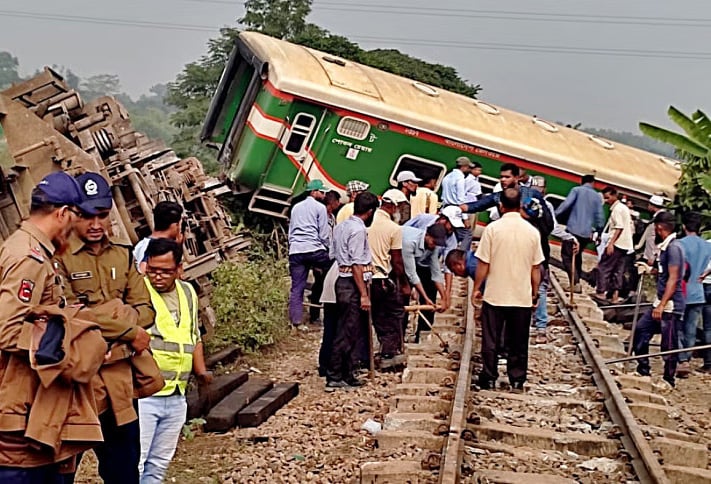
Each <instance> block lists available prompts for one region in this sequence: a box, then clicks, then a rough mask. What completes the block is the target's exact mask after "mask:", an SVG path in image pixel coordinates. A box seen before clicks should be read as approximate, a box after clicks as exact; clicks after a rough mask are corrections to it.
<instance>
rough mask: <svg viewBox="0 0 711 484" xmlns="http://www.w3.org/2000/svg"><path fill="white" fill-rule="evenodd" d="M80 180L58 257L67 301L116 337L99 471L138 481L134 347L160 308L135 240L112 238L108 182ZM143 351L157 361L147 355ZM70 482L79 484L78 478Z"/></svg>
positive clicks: (101, 401)
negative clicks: (139, 264) (136, 256)
mask: <svg viewBox="0 0 711 484" xmlns="http://www.w3.org/2000/svg"><path fill="white" fill-rule="evenodd" d="M76 180H77V182H78V184H79V187H80V189H81V191H82V195H83V201H82V202H81V203H80V204H79V205H78V208H79V217H78V218H77V220H76V221H75V223H74V233H73V234H72V235H71V236H70V238H69V243H68V249H67V251H66V252H65V253H64V254H61V255H59V256H58V257H57V258H56V259H55V261H56V266H57V269H58V271H59V272H60V273H61V274H62V275H63V276H64V278H65V293H66V297H67V301H68V302H69V303H70V304H83V305H85V306H87V307H89V308H91V309H92V310H93V312H94V313H95V314H96V315H97V320H98V322H99V325H100V326H101V332H102V335H103V336H104V338H105V339H106V340H108V341H117V345H115V346H113V347H112V348H111V355H112V356H111V358H110V359H109V361H107V363H105V364H104V366H103V367H102V368H101V370H100V372H99V376H100V377H101V382H102V385H100V387H99V389H98V390H97V391H96V392H95V395H96V399H97V405H98V406H99V408H98V410H99V412H100V416H99V419H100V421H101V431H102V433H103V435H104V442H103V443H102V444H100V445H99V446H97V447H96V448H95V449H94V452H95V453H96V456H97V459H98V461H99V475H100V476H101V478H102V479H103V480H104V482H105V483H112V482H115V483H137V482H138V461H139V455H140V442H139V428H138V414H137V412H136V409H135V406H136V405H135V403H134V400H133V399H134V380H133V372H132V365H133V366H136V363H135V360H134V357H133V353H134V352H135V353H139V354H140V353H141V352H143V351H145V350H147V349H148V347H149V343H150V335H149V334H148V332H146V330H145V329H144V328H148V327H150V326H151V325H152V324H153V321H154V318H155V311H154V310H153V307H152V305H151V299H150V295H149V293H148V289H147V288H146V285H145V283H144V282H143V278H142V277H141V275H140V274H139V273H138V272H137V270H136V266H135V264H134V261H133V255H132V251H131V249H132V247H131V244H130V243H128V242H126V243H123V242H119V241H117V240H114V239H113V238H110V237H109V228H110V226H111V219H110V217H109V215H110V213H111V206H112V204H113V198H112V195H111V187H110V186H109V184H108V182H107V181H106V180H105V179H104V177H103V176H102V175H100V174H99V173H84V174H82V175H80V176H78V177H77V178H76ZM143 357H144V358H145V357H147V358H148V359H150V360H152V358H151V357H150V354H148V353H146V354H145V355H143ZM135 358H138V357H135ZM132 361H133V363H132ZM151 363H152V361H151ZM159 383H160V384H159V385H158V386H157V388H153V389H152V391H150V389H149V390H147V392H146V394H151V393H155V392H156V391H158V390H160V388H162V386H163V382H162V381H160V382H159ZM156 384H158V382H156ZM65 482H73V476H68V477H67V479H66V480H65Z"/></svg>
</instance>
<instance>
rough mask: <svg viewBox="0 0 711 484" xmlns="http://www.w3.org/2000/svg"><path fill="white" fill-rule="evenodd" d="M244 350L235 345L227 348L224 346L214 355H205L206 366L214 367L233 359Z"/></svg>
mask: <svg viewBox="0 0 711 484" xmlns="http://www.w3.org/2000/svg"><path fill="white" fill-rule="evenodd" d="M241 354H242V352H241V351H240V349H239V348H238V347H237V346H235V345H232V346H228V347H227V348H223V349H221V350H220V351H218V352H217V353H214V354H212V355H208V356H206V357H205V366H207V367H208V368H212V367H214V366H215V365H217V364H218V363H225V362H228V361H232V360H234V359H236V358H237V357H238V356H240V355H241Z"/></svg>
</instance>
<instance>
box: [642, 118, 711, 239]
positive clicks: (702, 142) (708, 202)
mask: <svg viewBox="0 0 711 484" xmlns="http://www.w3.org/2000/svg"><path fill="white" fill-rule="evenodd" d="M667 114H668V115H669V117H670V118H671V120H672V121H674V122H675V123H676V124H678V125H679V127H681V129H682V130H683V131H684V133H686V134H681V133H677V132H674V131H670V130H668V129H664V128H660V127H657V126H653V125H651V124H648V123H639V129H640V130H641V131H642V132H643V133H644V134H646V135H647V136H649V137H651V138H654V139H657V140H659V141H663V142H664V143H669V144H670V145H672V146H674V147H675V148H676V153H677V156H678V157H679V158H681V159H682V160H684V161H685V163H683V164H682V166H681V177H680V178H679V182H678V184H677V193H676V197H675V199H674V202H675V205H676V207H675V208H677V209H680V210H682V211H695V212H700V213H701V216H702V224H703V225H702V226H703V227H704V229H705V234H704V236H705V237H706V238H710V237H711V120H709V118H708V116H706V114H705V113H703V112H702V111H700V110H697V111H696V112H695V113H693V114H692V115H691V117H688V116H687V115H685V114H684V113H682V112H681V111H679V110H678V109H676V108H675V107H674V106H669V110H668V111H667Z"/></svg>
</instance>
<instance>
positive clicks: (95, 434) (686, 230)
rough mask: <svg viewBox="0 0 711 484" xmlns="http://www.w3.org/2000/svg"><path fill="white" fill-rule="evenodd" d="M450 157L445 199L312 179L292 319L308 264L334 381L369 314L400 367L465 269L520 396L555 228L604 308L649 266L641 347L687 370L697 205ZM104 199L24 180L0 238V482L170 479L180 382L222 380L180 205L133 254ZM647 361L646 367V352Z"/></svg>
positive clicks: (699, 245) (487, 338) (327, 368)
mask: <svg viewBox="0 0 711 484" xmlns="http://www.w3.org/2000/svg"><path fill="white" fill-rule="evenodd" d="M456 165H457V167H456V168H455V169H453V170H452V172H451V173H449V174H447V175H446V176H445V177H444V178H443V179H442V181H441V197H440V196H438V194H437V193H436V190H435V188H436V185H437V179H433V178H430V179H425V180H423V179H421V178H419V177H417V176H416V174H415V173H413V172H412V171H407V170H406V171H401V172H399V173H398V174H397V177H396V181H397V188H392V189H389V190H387V191H386V192H385V193H383V194H382V195H381V196H380V197H377V196H376V195H375V194H373V193H370V192H369V191H368V189H369V186H368V184H366V183H364V182H360V181H356V180H354V181H351V182H349V183H348V186H347V191H348V196H349V202H348V203H347V204H346V205H344V206H343V207H341V200H340V194H339V193H338V192H335V191H329V190H328V189H326V188H325V186H324V185H323V183H322V182H321V181H319V180H312V181H310V182H309V183H308V185H307V187H306V193H307V196H306V197H305V198H304V199H303V200H302V201H300V202H299V203H297V204H296V205H295V206H294V207H293V209H292V212H291V221H290V226H289V268H290V272H291V278H292V285H291V294H290V301H289V318H290V322H291V324H292V325H293V326H294V327H295V328H306V325H305V324H304V300H303V298H304V291H305V288H306V286H307V280H308V275H309V272H310V271H313V272H314V276H315V277H314V284H313V285H312V291H311V300H310V301H311V302H310V308H309V309H310V311H309V318H310V320H311V321H312V322H316V321H317V320H318V319H320V318H321V308H323V321H322V323H323V341H322V346H321V351H320V354H319V373H320V374H321V375H322V376H324V377H325V378H326V387H327V389H328V390H330V391H333V390H335V389H338V388H349V387H355V386H360V385H362V382H361V380H359V379H358V371H359V369H360V368H362V367H364V366H366V365H367V364H368V360H369V356H370V352H371V348H369V344H368V332H369V328H370V324H369V323H370V321H371V320H372V325H373V327H374V329H375V333H376V335H377V339H378V342H379V364H380V368H383V369H385V368H389V367H397V366H398V365H401V364H402V363H403V362H404V359H403V352H404V344H405V340H406V335H407V334H408V321H409V318H408V317H407V314H406V311H405V307H406V306H407V305H408V304H409V301H410V300H411V298H413V299H415V300H416V302H418V303H419V304H420V305H422V306H426V307H427V308H428V309H429V310H428V311H422V312H421V313H419V314H418V318H417V324H416V326H415V327H413V328H410V330H411V332H412V333H413V334H412V338H413V339H414V341H415V342H417V341H418V340H419V336H420V333H421V331H423V330H426V329H427V328H429V326H430V325H431V323H432V321H433V319H434V312H435V311H440V312H441V311H445V310H446V309H447V308H448V307H449V306H450V305H451V297H452V295H451V292H452V280H453V276H455V275H456V276H459V277H470V278H472V279H473V281H474V282H473V293H472V298H473V302H475V303H477V304H478V303H479V301H482V345H481V346H482V363H483V368H482V370H481V372H480V373H479V376H478V385H479V386H480V387H481V388H495V387H496V381H497V379H498V367H499V358H500V357H501V356H502V353H505V356H506V360H507V364H506V370H507V374H508V378H509V384H510V386H511V388H512V389H513V390H514V391H522V390H523V386H524V383H525V381H526V375H527V367H528V347H529V335H530V333H529V332H530V328H531V326H532V325H533V326H534V327H535V328H536V337H535V342H536V343H546V342H547V336H546V326H547V322H548V314H547V311H546V301H545V299H546V296H547V292H548V291H547V287H548V286H547V281H548V265H549V262H550V246H549V238H550V236H551V235H552V236H554V237H557V238H559V239H560V240H561V241H562V248H561V258H562V263H563V265H564V267H565V268H566V270H567V271H568V273H569V276H570V277H569V278H570V287H569V289H570V290H571V291H575V292H580V291H581V288H580V283H579V280H580V277H582V276H583V275H588V273H586V272H584V271H583V265H582V252H583V250H584V249H585V248H586V247H587V246H589V245H590V244H591V243H592V242H596V243H597V245H598V251H599V263H598V264H597V267H596V269H595V270H594V271H593V273H594V274H595V281H594V282H595V285H596V294H595V298H596V299H597V300H598V301H599V302H600V304H603V305H611V304H612V305H614V304H615V303H618V302H620V301H621V300H622V299H623V298H631V297H634V295H635V292H638V291H640V290H641V288H642V287H643V286H642V284H641V283H639V282H638V281H640V280H642V281H643V280H644V278H645V277H647V276H655V277H656V298H655V300H654V302H653V304H652V305H651V307H650V308H649V309H648V310H647V311H646V312H645V313H644V314H643V316H642V317H641V319H640V320H639V322H638V323H637V325H636V328H635V332H634V339H633V341H631V344H632V346H633V349H634V352H635V353H636V354H637V355H642V356H644V355H646V354H647V352H648V347H649V342H650V339H651V337H652V336H653V335H654V334H655V333H661V340H662V344H661V346H662V348H661V349H662V350H674V349H677V348H689V349H690V351H689V352H686V353H681V354H679V356H677V354H671V355H668V356H666V357H665V358H664V374H663V378H664V380H665V381H666V382H668V383H669V384H670V385H671V386H674V383H675V378H676V377H686V376H688V375H689V374H690V372H691V371H692V368H691V366H690V360H691V357H692V356H693V352H692V350H691V349H693V348H694V347H695V346H696V345H697V335H698V330H701V339H702V341H703V343H704V344H711V243H710V242H709V241H704V240H703V239H702V238H701V237H699V235H698V234H699V232H700V230H701V227H700V225H701V217H700V215H699V214H697V213H694V212H689V213H684V214H679V215H680V217H681V220H682V225H683V234H684V236H683V237H681V238H679V239H677V233H678V232H677V217H676V215H675V214H673V213H671V212H670V211H668V210H666V209H665V208H664V199H663V198H662V197H661V196H659V195H654V196H652V197H651V198H650V200H649V207H648V209H649V212H650V213H651V214H652V215H653V218H652V220H651V221H650V222H648V224H647V225H646V226H645V227H638V225H639V224H640V223H641V222H640V220H639V215H638V214H636V212H634V210H633V209H631V208H630V206H628V205H629V202H630V201H628V200H625V199H624V198H623V196H622V195H620V194H619V193H618V192H617V191H616V189H615V188H613V187H609V186H608V187H605V188H604V189H603V190H602V196H601V194H600V193H599V192H598V191H597V190H596V189H595V186H594V184H595V180H594V177H593V176H592V175H586V176H584V177H582V180H581V181H582V183H581V185H580V186H577V187H575V188H573V189H572V190H571V192H570V193H569V194H568V197H567V198H566V199H565V201H564V202H563V203H562V204H561V205H560V206H558V208H557V209H554V207H553V205H551V204H550V202H549V201H548V200H546V199H545V198H544V195H545V190H546V181H545V179H544V178H543V177H541V176H530V175H529V174H527V173H525V171H523V170H521V169H519V167H518V166H516V165H514V164H511V163H505V164H502V165H501V167H500V177H499V180H500V182H499V185H498V186H497V187H495V188H494V191H493V192H492V193H490V194H484V193H483V191H482V188H481V185H480V183H479V180H478V176H479V175H480V174H481V166H480V165H478V164H477V163H473V162H471V161H470V160H469V159H468V158H466V157H460V158H458V159H457V160H456ZM603 199H604V203H606V204H607V205H609V212H610V216H609V218H608V220H607V223H605V220H604V215H603ZM112 207H113V200H112V195H111V188H110V186H109V185H108V183H107V182H106V180H105V179H104V178H103V177H102V176H101V175H99V174H97V173H85V174H82V175H80V176H78V177H77V178H73V177H71V176H69V175H67V174H66V173H64V172H55V173H51V174H49V175H47V176H46V177H45V178H44V179H42V181H41V182H40V183H39V184H38V185H37V186H36V187H35V188H34V190H33V192H32V198H31V206H30V214H29V218H28V219H27V220H25V221H24V222H23V223H22V225H21V227H20V228H19V229H18V230H17V231H16V232H14V233H13V234H12V235H11V236H10V237H9V238H8V239H7V240H6V241H5V243H4V244H3V245H2V247H1V248H0V271H1V273H2V280H1V281H0V312H1V313H0V314H1V317H0V362H1V364H0V482H8V483H28V484H34V483H71V482H73V481H74V472H75V470H76V465H77V464H78V462H79V461H80V460H81V457H82V454H83V453H84V452H85V451H87V450H89V449H93V450H94V452H95V454H96V456H97V459H98V467H99V474H100V475H101V477H102V479H103V480H104V482H107V483H132V482H141V483H153V482H161V481H162V480H163V478H164V475H165V472H166V470H167V467H168V464H169V462H170V460H171V459H172V456H173V454H174V452H175V449H176V446H177V442H178V439H179V435H180V431H181V428H182V425H183V423H184V421H185V415H186V407H187V404H186V398H185V392H186V386H187V382H188V378H189V376H190V374H195V375H196V376H197V377H198V379H199V380H201V381H202V382H209V381H210V380H211V378H212V376H211V374H210V372H208V371H207V369H206V367H205V362H204V356H203V348H202V343H201V341H200V331H199V328H198V299H197V295H196V293H195V290H194V289H193V287H192V286H191V285H190V284H188V283H185V282H183V281H182V280H181V270H182V266H181V263H182V259H183V248H182V241H183V233H184V230H185V225H184V217H183V213H182V212H183V210H182V207H181V206H180V205H178V204H177V203H173V202H161V203H159V204H157V205H156V207H155V211H154V231H153V233H152V234H151V236H150V237H147V238H146V239H144V240H142V241H140V242H139V243H138V244H137V245H136V247H135V248H132V247H131V246H130V245H129V244H127V243H125V242H122V241H119V240H115V239H114V238H111V237H109V233H110V225H111V218H110V214H111V211H112ZM339 209H340V210H339ZM484 210H489V217H490V219H491V220H493V222H491V223H489V224H488V225H487V226H486V228H485V229H484V231H483V234H482V237H481V240H480V241H479V243H478V245H477V247H476V249H475V250H474V249H473V245H472V231H473V228H474V227H475V225H476V214H477V213H478V212H482V211H484ZM556 217H557V218H558V219H560V220H563V219H565V228H564V227H563V226H562V225H559V224H558V222H557V220H556ZM637 234H639V235H637ZM635 239H637V240H635ZM636 251H641V258H639V260H638V258H637V257H636V256H635V254H636ZM701 356H702V357H703V366H701V367H700V368H698V369H697V370H698V371H701V372H705V373H711V351H704V352H703V353H702V355H701ZM637 371H638V373H640V374H642V375H648V374H649V373H650V365H649V362H648V360H647V359H645V358H641V359H639V360H638V367H637Z"/></svg>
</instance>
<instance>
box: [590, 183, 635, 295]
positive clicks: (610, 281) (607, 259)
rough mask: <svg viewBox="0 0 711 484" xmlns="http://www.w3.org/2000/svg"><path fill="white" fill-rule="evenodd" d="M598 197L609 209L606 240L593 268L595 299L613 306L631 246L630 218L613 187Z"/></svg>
mask: <svg viewBox="0 0 711 484" xmlns="http://www.w3.org/2000/svg"><path fill="white" fill-rule="evenodd" d="M602 196H603V198H604V199H605V203H606V204H608V205H609V206H610V220H609V222H608V226H609V229H608V235H609V239H608V242H607V245H606V246H605V250H604V252H603V253H602V257H601V258H600V262H599V263H598V266H597V270H598V274H597V289H596V294H595V298H596V299H597V300H598V301H599V302H602V303H608V302H610V301H611V302H613V303H616V302H617V301H618V300H619V295H618V292H619V290H620V289H621V288H622V284H623V282H624V274H625V263H624V259H625V255H626V254H627V253H628V252H629V251H630V250H632V249H633V247H634V244H633V242H632V224H631V216H630V209H629V208H627V205H625V204H624V203H622V202H621V201H620V200H619V195H618V193H617V190H616V189H615V188H614V187H611V186H608V187H605V189H604V190H603V191H602ZM608 294H610V296H611V299H610V301H608V300H607V295H608Z"/></svg>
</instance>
